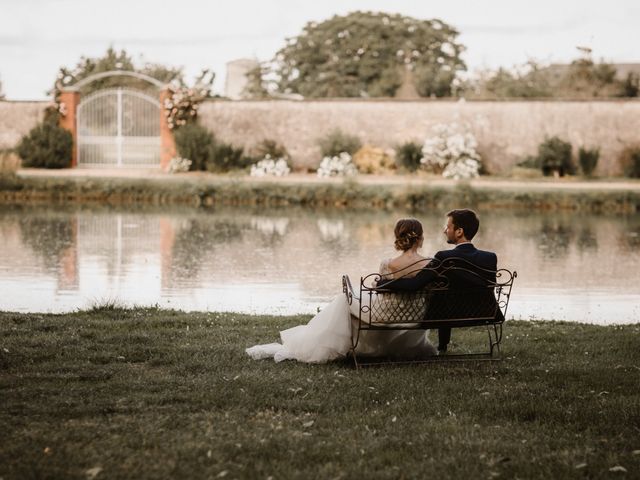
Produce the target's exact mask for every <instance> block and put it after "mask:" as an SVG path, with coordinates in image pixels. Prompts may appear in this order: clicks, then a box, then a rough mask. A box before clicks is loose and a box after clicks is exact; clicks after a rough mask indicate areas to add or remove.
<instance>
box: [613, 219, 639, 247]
mask: <svg viewBox="0 0 640 480" xmlns="http://www.w3.org/2000/svg"><path fill="white" fill-rule="evenodd" d="M623 225H624V228H623V229H622V231H621V232H620V235H619V236H618V245H619V246H620V248H621V249H623V250H625V251H627V252H631V251H636V252H637V251H638V250H639V249H640V217H638V216H637V215H636V216H633V217H626V218H625V221H624V223H623Z"/></svg>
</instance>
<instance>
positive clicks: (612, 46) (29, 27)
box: [0, 0, 640, 100]
mask: <svg viewBox="0 0 640 480" xmlns="http://www.w3.org/2000/svg"><path fill="white" fill-rule="evenodd" d="M391 5H393V6H392V7H391ZM355 10H370V11H385V12H389V13H401V14H404V15H410V16H412V17H416V18H420V19H432V18H439V19H440V20H443V21H444V22H446V23H448V24H450V25H452V26H454V27H455V28H457V29H458V31H459V32H460V37H459V40H460V41H461V42H462V43H463V44H464V45H465V46H466V47H467V51H466V52H465V54H464V57H463V58H464V60H465V61H466V62H467V65H468V67H469V68H470V70H475V69H478V68H495V67H498V66H513V65H517V64H523V63H525V62H526V61H527V60H528V59H530V58H533V59H536V60H540V61H544V62H567V61H570V60H572V59H574V58H576V57H577V55H578V51H577V50H576V46H586V47H590V48H592V49H593V55H594V57H595V58H596V59H600V58H604V59H605V60H607V61H611V62H616V63H618V62H619V63H626V62H640V53H639V52H638V46H637V45H638V43H640V34H638V24H639V23H640V1H639V0H609V1H608V2H605V1H602V0H599V1H598V0H537V1H535V2H534V1H531V0H526V1H524V0H440V1H433V0H394V1H390V0H387V1H382V0H320V1H311V0H309V1H306V0H231V1H229V0H225V1H213V0H209V1H204V0H200V1H199V0H178V1H171V2H169V1H164V0H102V1H96V0H0V81H1V82H2V84H3V90H4V93H5V94H6V96H7V98H8V99H10V100H38V99H45V98H46V94H45V92H46V90H47V89H49V88H50V87H51V85H52V84H53V82H54V79H55V76H56V74H57V71H58V68H59V67H60V66H68V67H73V66H75V65H76V63H77V62H78V60H79V59H80V57H81V56H82V55H84V56H90V57H98V56H102V55H103V54H104V52H105V51H106V49H107V48H108V47H109V46H110V45H112V46H114V47H115V48H116V49H121V48H124V49H126V51H127V52H128V53H129V54H130V55H131V56H133V58H134V60H135V61H136V62H137V63H139V64H142V63H143V62H152V63H162V64H166V65H174V66H182V67H184V72H185V74H186V76H187V80H192V79H193V78H194V77H195V75H196V74H197V73H198V72H199V71H200V70H201V69H203V68H210V69H213V70H214V71H215V73H216V77H217V78H216V82H215V91H216V92H219V93H221V92H222V89H223V85H224V77H225V64H226V62H228V61H230V60H234V59H237V58H257V59H259V60H269V59H271V58H272V57H273V55H274V54H275V52H276V51H277V50H278V49H279V48H281V47H282V46H283V45H284V42H285V38H287V37H292V36H295V35H297V34H298V33H299V32H300V31H301V29H302V27H303V26H304V25H305V23H306V22H308V21H322V20H325V19H327V18H329V17H331V16H333V15H334V14H346V13H349V12H352V11H355Z"/></svg>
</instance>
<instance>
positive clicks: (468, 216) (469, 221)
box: [447, 208, 480, 240]
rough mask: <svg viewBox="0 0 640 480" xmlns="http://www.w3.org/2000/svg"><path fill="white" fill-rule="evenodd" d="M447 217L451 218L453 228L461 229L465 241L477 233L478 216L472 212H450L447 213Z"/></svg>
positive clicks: (467, 210) (463, 210)
mask: <svg viewBox="0 0 640 480" xmlns="http://www.w3.org/2000/svg"><path fill="white" fill-rule="evenodd" d="M447 217H451V222H452V223H453V226H454V227H456V228H461V229H462V231H463V232H464V236H465V238H466V239H467V240H471V239H472V238H473V237H475V236H476V233H478V228H480V220H478V216H477V215H476V212H474V211H473V210H469V209H467V208H463V209H460V210H451V211H450V212H449V213H447Z"/></svg>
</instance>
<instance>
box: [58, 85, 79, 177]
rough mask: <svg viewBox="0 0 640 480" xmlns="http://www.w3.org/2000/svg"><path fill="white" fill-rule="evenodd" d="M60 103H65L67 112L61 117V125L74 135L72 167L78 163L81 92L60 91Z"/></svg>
mask: <svg viewBox="0 0 640 480" xmlns="http://www.w3.org/2000/svg"><path fill="white" fill-rule="evenodd" d="M59 98H60V103H61V104H64V109H65V110H66V114H65V115H64V116H62V117H60V126H61V127H62V128H65V129H67V130H69V131H70V132H71V136H72V137H73V151H72V153H71V165H70V166H71V167H75V166H76V165H78V122H77V117H76V114H77V110H78V104H79V103H80V92H60V97H59Z"/></svg>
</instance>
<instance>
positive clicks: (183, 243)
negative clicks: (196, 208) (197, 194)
mask: <svg viewBox="0 0 640 480" xmlns="http://www.w3.org/2000/svg"><path fill="white" fill-rule="evenodd" d="M178 229H179V231H178V233H177V234H176V237H175V241H174V243H173V248H172V257H173V273H174V275H176V276H178V277H185V276H187V277H188V276H194V275H197V274H198V272H199V271H200V268H201V266H202V262H203V259H204V258H205V256H206V255H207V254H208V253H210V252H211V250H212V249H213V247H214V246H215V245H220V244H225V243H232V242H234V241H237V242H240V241H241V240H242V231H243V226H242V225H241V224H239V223H238V222H234V221H229V220H214V221H211V219H210V218H208V217H202V218H191V219H188V220H185V221H184V223H183V224H182V225H180V226H178Z"/></svg>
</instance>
